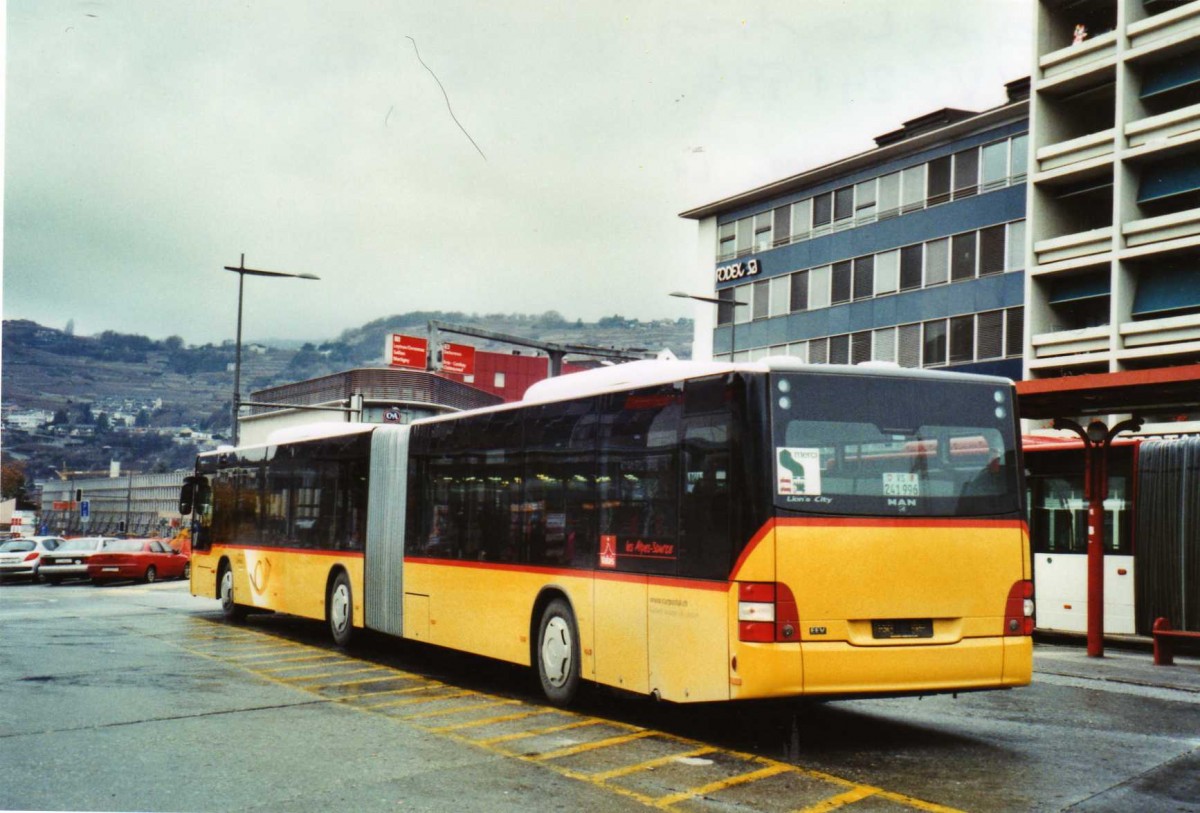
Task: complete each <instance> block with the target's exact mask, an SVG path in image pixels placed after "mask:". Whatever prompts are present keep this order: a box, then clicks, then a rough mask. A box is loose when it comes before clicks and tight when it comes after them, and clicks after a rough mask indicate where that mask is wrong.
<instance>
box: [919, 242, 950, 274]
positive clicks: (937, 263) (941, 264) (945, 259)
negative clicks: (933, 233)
mask: <svg viewBox="0 0 1200 813" xmlns="http://www.w3.org/2000/svg"><path fill="white" fill-rule="evenodd" d="M949 279H950V239H949V238H946V237H943V238H942V239H941V240H930V241H929V242H928V243H926V244H925V285H926V286H929V285H941V284H942V283H943V282H946V281H947V280H949Z"/></svg>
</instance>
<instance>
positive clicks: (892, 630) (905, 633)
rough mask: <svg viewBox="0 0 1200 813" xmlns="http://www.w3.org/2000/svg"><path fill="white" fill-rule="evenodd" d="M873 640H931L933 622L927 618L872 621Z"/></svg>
mask: <svg viewBox="0 0 1200 813" xmlns="http://www.w3.org/2000/svg"><path fill="white" fill-rule="evenodd" d="M871 637H873V638H932V637H933V620H932V619H929V618H898V619H894V620H891V621H872V622H871Z"/></svg>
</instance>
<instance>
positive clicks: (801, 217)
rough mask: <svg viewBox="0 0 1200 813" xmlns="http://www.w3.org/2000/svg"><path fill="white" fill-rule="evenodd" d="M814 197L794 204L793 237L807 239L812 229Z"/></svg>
mask: <svg viewBox="0 0 1200 813" xmlns="http://www.w3.org/2000/svg"><path fill="white" fill-rule="evenodd" d="M812 212H813V207H812V198H805V199H804V200H802V201H800V202H799V203H793V204H792V238H793V239H795V240H807V239H808V235H809V234H810V233H811V231H812V217H813V214H812Z"/></svg>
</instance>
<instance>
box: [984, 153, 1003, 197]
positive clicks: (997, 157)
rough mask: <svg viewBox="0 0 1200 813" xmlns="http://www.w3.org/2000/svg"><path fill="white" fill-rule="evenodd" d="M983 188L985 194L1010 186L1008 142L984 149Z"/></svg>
mask: <svg viewBox="0 0 1200 813" xmlns="http://www.w3.org/2000/svg"><path fill="white" fill-rule="evenodd" d="M982 152H983V167H982V170H983V172H982V176H983V177H982V186H983V191H984V192H989V191H991V190H993V189H1000V188H1002V187H1004V186H1007V185H1008V141H999V142H997V143H995V144H988V145H986V146H985V147H984V148H983V151H982Z"/></svg>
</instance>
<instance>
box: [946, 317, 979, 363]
mask: <svg viewBox="0 0 1200 813" xmlns="http://www.w3.org/2000/svg"><path fill="white" fill-rule="evenodd" d="M974 360H975V316H974V315H973V314H972V315H970V316H955V317H953V318H952V319H951V320H950V363H951V364H962V363H964V362H968V361H974Z"/></svg>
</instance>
